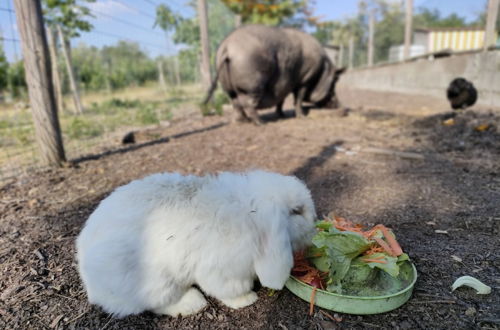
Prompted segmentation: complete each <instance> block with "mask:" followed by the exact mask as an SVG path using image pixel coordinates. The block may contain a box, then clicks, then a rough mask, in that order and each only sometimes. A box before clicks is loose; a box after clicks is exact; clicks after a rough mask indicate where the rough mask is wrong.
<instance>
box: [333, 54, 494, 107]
mask: <svg viewBox="0 0 500 330" xmlns="http://www.w3.org/2000/svg"><path fill="white" fill-rule="evenodd" d="M457 77H463V78H465V79H467V80H470V81H472V83H473V84H474V86H475V87H476V88H477V90H478V92H479V98H478V101H477V104H478V105H482V106H489V107H494V108H498V107H500V50H498V49H497V50H491V51H488V52H477V53H468V54H459V55H453V56H451V57H444V58H439V59H434V60H427V59H422V60H417V61H413V62H405V63H395V64H387V65H383V66H378V67H372V68H362V69H354V70H351V71H349V72H347V73H346V74H344V75H343V76H342V77H341V79H340V80H339V83H338V87H339V88H340V89H341V88H348V89H364V90H372V91H384V92H397V93H406V94H417V95H429V96H433V97H437V98H442V99H446V89H447V88H448V85H449V84H450V82H451V81H452V80H453V79H454V78H457Z"/></svg>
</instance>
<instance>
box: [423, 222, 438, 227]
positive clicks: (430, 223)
mask: <svg viewBox="0 0 500 330" xmlns="http://www.w3.org/2000/svg"><path fill="white" fill-rule="evenodd" d="M425 224H427V225H429V226H435V225H436V223H435V222H434V221H427V222H426V223H425Z"/></svg>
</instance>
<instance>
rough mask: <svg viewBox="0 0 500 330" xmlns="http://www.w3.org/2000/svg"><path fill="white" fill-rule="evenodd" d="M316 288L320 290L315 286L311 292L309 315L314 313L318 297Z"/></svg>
mask: <svg viewBox="0 0 500 330" xmlns="http://www.w3.org/2000/svg"><path fill="white" fill-rule="evenodd" d="M316 290H318V288H316V287H315V286H314V287H313V289H312V292H311V303H310V304H309V315H311V316H312V315H313V313H314V298H315V297H316Z"/></svg>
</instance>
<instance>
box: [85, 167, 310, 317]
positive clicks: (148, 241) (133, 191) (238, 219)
mask: <svg viewBox="0 0 500 330" xmlns="http://www.w3.org/2000/svg"><path fill="white" fill-rule="evenodd" d="M315 216H316V214H315V209H314V204H313V201H312V198H311V194H310V192H309V190H308V189H307V187H306V186H305V185H304V183H302V182H301V181H299V180H298V179H297V178H295V177H291V176H284V175H280V174H276V173H269V172H264V171H251V172H247V173H228V172H225V173H220V174H218V175H210V176H205V177H198V176H182V175H180V174H172V173H164V174H155V175H151V176H148V177H146V178H144V179H141V180H136V181H132V182H131V183H129V184H127V185H125V186H122V187H119V188H118V189H116V190H115V191H114V192H113V193H112V194H111V195H110V196H108V197H107V198H106V199H104V200H103V201H102V202H101V203H100V205H99V206H98V207H97V209H96V210H95V211H94V213H92V215H91V216H90V217H89V219H88V220H87V223H86V224H85V226H84V228H83V230H82V232H81V233H80V235H79V237H78V240H77V259H78V267H79V272H80V276H81V278H82V280H83V283H84V286H85V289H86V291H87V294H88V298H89V301H90V302H91V303H93V304H97V305H100V306H102V307H103V309H104V310H105V311H107V312H109V313H112V314H114V315H115V316H118V317H122V316H125V315H129V314H137V313H141V312H143V311H146V310H150V311H153V312H155V313H158V314H168V315H172V316H177V315H179V314H181V315H189V314H192V313H196V312H198V311H199V310H201V309H203V308H204V307H205V306H206V304H207V302H206V300H205V298H204V296H203V295H202V294H201V292H200V291H199V290H198V289H196V288H195V287H193V285H195V284H196V285H197V286H198V287H199V288H201V290H203V291H204V292H205V293H206V294H207V295H210V296H212V297H215V298H217V299H219V300H220V301H221V302H222V303H224V304H225V305H227V306H229V307H231V308H241V307H245V306H248V305H250V304H252V303H254V302H255V301H256V300H257V295H256V293H255V292H253V291H252V285H253V281H254V279H255V277H258V279H259V280H260V282H261V284H262V285H263V286H266V287H269V288H272V289H282V288H283V286H284V283H285V281H286V280H287V278H288V276H289V274H290V270H291V268H292V266H293V255H292V253H293V252H292V251H296V250H299V249H302V248H304V247H305V246H306V245H307V244H308V243H309V242H310V241H311V238H312V236H313V235H314V232H315V230H314V219H315Z"/></svg>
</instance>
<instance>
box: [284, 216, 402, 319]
mask: <svg viewBox="0 0 500 330" xmlns="http://www.w3.org/2000/svg"><path fill="white" fill-rule="evenodd" d="M316 228H317V230H318V232H317V234H316V235H315V236H314V238H313V240H312V243H313V246H312V247H310V248H309V249H307V250H306V251H304V252H302V253H298V254H296V255H295V266H294V268H293V269H292V275H293V276H295V277H296V278H297V279H298V280H300V281H302V282H305V283H307V284H309V285H312V286H313V287H314V288H313V292H312V295H311V306H310V314H312V312H313V304H314V297H315V294H316V290H317V289H322V290H327V291H330V292H335V293H341V294H342V292H343V290H344V289H343V287H348V288H349V287H352V284H358V285H362V286H364V287H366V286H370V285H374V283H373V281H376V280H377V279H378V276H377V274H378V272H379V271H383V272H385V273H387V274H388V275H389V276H392V277H397V276H398V275H399V265H400V263H402V262H405V261H408V260H409V258H408V255H407V254H405V253H403V250H402V249H401V246H400V245H399V243H398V242H397V241H396V238H395V236H394V234H393V233H392V231H391V230H390V229H389V228H387V227H385V226H384V225H376V226H374V227H372V228H364V227H363V226H362V225H360V224H354V223H352V222H351V221H348V220H346V219H345V218H342V217H337V216H335V215H333V214H330V215H329V216H328V217H327V218H326V219H325V220H322V221H319V222H317V224H316Z"/></svg>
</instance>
